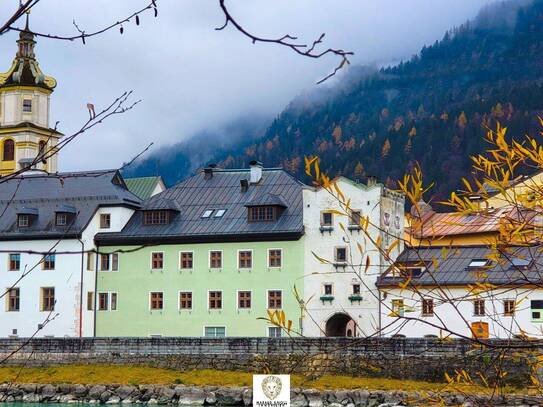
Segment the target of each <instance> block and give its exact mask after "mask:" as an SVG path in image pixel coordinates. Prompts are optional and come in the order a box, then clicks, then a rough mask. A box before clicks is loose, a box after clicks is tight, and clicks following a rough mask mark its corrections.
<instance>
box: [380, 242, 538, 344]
mask: <svg viewBox="0 0 543 407" xmlns="http://www.w3.org/2000/svg"><path fill="white" fill-rule="evenodd" d="M501 250H504V249H501ZM541 260H542V251H541V246H533V247H509V248H507V249H506V250H505V251H503V252H502V253H500V255H499V256H498V257H496V249H491V248H489V247H488V246H456V247H446V248H443V247H426V248H424V247H423V248H418V249H413V248H411V249H407V250H405V251H404V252H403V253H402V254H401V255H400V257H399V258H398V260H397V263H396V265H395V267H394V268H391V269H390V270H388V272H387V273H385V274H384V275H383V276H382V277H381V278H380V279H379V281H378V283H377V284H378V286H379V289H380V294H381V299H382V303H381V325H382V327H383V335H385V336H394V335H397V336H398V335H401V336H406V337H424V336H438V337H446V336H449V335H452V336H453V337H455V336H456V337H462V336H463V337H472V336H477V337H480V338H511V337H514V336H515V335H523V334H526V335H528V336H532V337H539V338H541V337H543V288H542V286H541V281H542V279H543V275H542V274H541V271H540V268H541V266H540V265H541ZM406 279H408V280H409V281H408V282H407V283H408V284H405V283H406ZM402 283H403V284H404V287H405V288H401V287H400V284H402Z"/></svg>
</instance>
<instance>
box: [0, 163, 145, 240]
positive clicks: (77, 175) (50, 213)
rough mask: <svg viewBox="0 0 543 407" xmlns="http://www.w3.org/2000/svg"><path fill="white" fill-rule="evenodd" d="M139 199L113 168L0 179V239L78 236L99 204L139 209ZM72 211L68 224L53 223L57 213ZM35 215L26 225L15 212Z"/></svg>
mask: <svg viewBox="0 0 543 407" xmlns="http://www.w3.org/2000/svg"><path fill="white" fill-rule="evenodd" d="M140 203H141V200H140V199H139V198H138V197H137V196H135V195H134V194H132V193H131V192H129V191H128V190H127V189H126V185H125V184H124V181H123V179H122V177H121V175H120V174H119V173H118V172H117V171H115V170H111V171H86V172H72V173H58V174H32V175H30V174H29V175H23V176H19V177H15V178H11V179H7V180H2V179H0V215H1V216H0V240H12V239H50V238H60V237H66V238H67V237H72V238H73V237H78V236H80V234H81V232H82V231H83V230H84V229H85V227H86V226H87V225H88V223H89V222H90V220H91V218H92V216H93V215H94V213H95V212H96V210H97V209H98V208H99V207H101V206H119V205H122V206H129V207H134V208H138V207H139V206H140ZM74 210H75V213H76V216H75V219H74V222H73V223H72V224H71V225H69V227H60V226H56V225H55V213H56V212H71V213H73V211H74ZM18 213H26V214H30V215H34V216H35V215H36V214H37V218H35V220H34V222H33V223H32V225H31V226H30V227H28V228H18V227H17V214H18Z"/></svg>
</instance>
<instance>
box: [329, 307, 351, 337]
mask: <svg viewBox="0 0 543 407" xmlns="http://www.w3.org/2000/svg"><path fill="white" fill-rule="evenodd" d="M324 331H325V333H326V336H332V337H334V336H356V323H355V322H354V321H353V319H352V318H351V317H350V316H349V315H348V314H344V313H337V314H334V315H332V316H331V317H330V318H329V319H328V321H326V326H325V330H324Z"/></svg>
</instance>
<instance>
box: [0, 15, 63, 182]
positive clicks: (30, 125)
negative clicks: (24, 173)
mask: <svg viewBox="0 0 543 407" xmlns="http://www.w3.org/2000/svg"><path fill="white" fill-rule="evenodd" d="M35 45H36V41H34V34H33V33H32V32H31V31H30V30H29V28H28V15H27V20H26V27H25V29H24V30H23V31H21V32H20V33H19V39H18V40H17V47H18V48H17V54H16V55H15V58H14V59H13V63H12V65H11V68H10V69H9V70H8V71H7V72H6V73H0V176H5V175H8V174H11V173H13V172H14V171H17V170H20V169H22V168H25V167H29V166H32V168H33V169H36V170H43V171H47V172H57V154H55V152H56V146H57V144H58V141H59V140H60V138H61V137H62V134H61V133H59V132H58V131H56V130H54V129H51V128H50V127H49V110H50V106H49V104H50V96H51V93H53V89H54V88H55V86H56V85H57V81H56V80H55V79H54V78H52V77H50V76H46V75H44V73H43V72H42V71H41V69H40V66H39V64H38V61H37V60H36V55H35V54H34V46H35ZM49 155H51V156H50V157H47V156H49ZM38 156H40V157H41V156H44V157H43V159H41V160H39V162H36V157H38Z"/></svg>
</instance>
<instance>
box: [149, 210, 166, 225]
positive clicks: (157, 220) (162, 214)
mask: <svg viewBox="0 0 543 407" xmlns="http://www.w3.org/2000/svg"><path fill="white" fill-rule="evenodd" d="M168 223H170V212H169V211H165V210H156V211H145V212H144V215H143V224H144V225H167V224H168Z"/></svg>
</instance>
